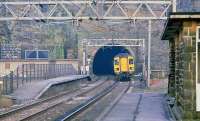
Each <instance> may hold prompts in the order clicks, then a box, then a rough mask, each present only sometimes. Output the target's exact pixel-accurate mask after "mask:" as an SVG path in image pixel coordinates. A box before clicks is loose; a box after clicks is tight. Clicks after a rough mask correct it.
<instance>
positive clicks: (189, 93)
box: [162, 12, 200, 120]
mask: <svg viewBox="0 0 200 121" xmlns="http://www.w3.org/2000/svg"><path fill="white" fill-rule="evenodd" d="M162 40H169V48H170V50H169V58H170V62H169V66H170V72H169V84H168V93H169V95H170V96H171V97H174V98H175V102H176V104H177V107H178V110H179V111H180V112H181V114H182V115H181V116H182V118H183V119H187V120H190V119H200V112H199V111H200V53H199V52H200V13H197V12H177V13H171V14H170V15H169V18H168V20H167V22H166V25H165V30H164V32H163V34H162Z"/></svg>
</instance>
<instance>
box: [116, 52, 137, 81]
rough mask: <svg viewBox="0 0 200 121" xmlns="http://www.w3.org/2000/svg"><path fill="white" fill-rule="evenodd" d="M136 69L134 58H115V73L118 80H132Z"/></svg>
mask: <svg viewBox="0 0 200 121" xmlns="http://www.w3.org/2000/svg"><path fill="white" fill-rule="evenodd" d="M134 68H135V67H134V58H133V57H132V56H126V57H120V56H119V57H115V58H114V72H115V74H116V75H117V80H120V81H127V80H130V78H131V75H132V74H133V72H134V70H135V69H134Z"/></svg>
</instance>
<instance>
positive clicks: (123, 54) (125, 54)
mask: <svg viewBox="0 0 200 121" xmlns="http://www.w3.org/2000/svg"><path fill="white" fill-rule="evenodd" d="M129 55H130V54H129V53H119V54H117V55H116V56H120V57H122V56H129ZM116 56H115V57H116Z"/></svg>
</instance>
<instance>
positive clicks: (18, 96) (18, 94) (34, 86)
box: [8, 75, 89, 102]
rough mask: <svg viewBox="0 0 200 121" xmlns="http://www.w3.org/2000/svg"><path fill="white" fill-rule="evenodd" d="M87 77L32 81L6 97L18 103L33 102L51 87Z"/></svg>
mask: <svg viewBox="0 0 200 121" xmlns="http://www.w3.org/2000/svg"><path fill="white" fill-rule="evenodd" d="M87 77H89V76H86V75H70V76H64V77H58V78H52V79H48V80H40V81H33V82H31V83H27V84H25V85H23V86H22V87H20V88H18V89H16V90H15V91H14V92H13V93H12V94H10V95H8V96H10V98H12V99H15V100H18V101H20V102H26V101H30V100H35V99H38V98H39V97H40V96H42V94H44V93H45V92H46V91H47V90H48V89H49V88H50V87H51V86H53V85H57V84H62V83H67V82H70V81H74V80H80V79H84V78H87Z"/></svg>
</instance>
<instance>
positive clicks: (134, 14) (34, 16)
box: [0, 0, 172, 21]
mask: <svg viewBox="0 0 200 121" xmlns="http://www.w3.org/2000/svg"><path fill="white" fill-rule="evenodd" d="M171 4H172V3H171V1H170V0H168V1H161V0H160V1H150V0H146V1H134V0H133V1H125V0H122V1H121V0H120V1H119V0H117V1H98V2H97V3H96V4H94V2H93V1H88V0H87V1H77V0H76V1H40V2H39V1H38V2H37V1H30V2H0V8H1V7H4V8H5V9H6V10H5V11H7V14H6V15H3V16H0V21H6V20H136V19H139V20H149V19H151V20H165V19H167V16H166V15H165V14H164V13H167V12H168V10H169V8H170V6H171ZM41 5H45V6H46V7H47V11H46V12H43V11H42V8H41ZM99 6H105V8H104V10H103V11H101V12H100V11H99V8H98V7H99ZM155 6H157V9H159V11H160V13H161V14H157V10H155ZM142 7H146V8H147V10H146V11H145V12H147V13H148V14H149V15H148V16H147V15H145V14H142V13H143V12H142V11H143V9H141V8H142ZM106 8H107V9H106ZM134 8H135V10H133V9H134ZM116 9H117V11H115V13H121V14H119V15H113V13H112V10H116ZM58 11H59V12H60V13H59V14H58ZM88 11H90V12H88ZM88 13H90V15H88Z"/></svg>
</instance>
